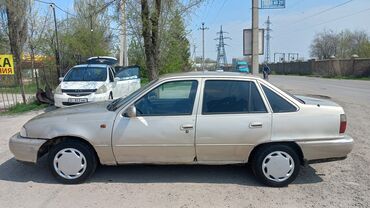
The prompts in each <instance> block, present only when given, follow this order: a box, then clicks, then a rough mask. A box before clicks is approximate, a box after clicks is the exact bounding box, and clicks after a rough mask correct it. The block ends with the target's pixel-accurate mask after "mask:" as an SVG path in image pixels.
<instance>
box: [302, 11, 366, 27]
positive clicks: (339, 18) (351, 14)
mask: <svg viewBox="0 0 370 208" xmlns="http://www.w3.org/2000/svg"><path fill="white" fill-rule="evenodd" d="M366 11H370V8H367V9H363V10H360V11H357V12H353V13H350V14H347V15H344V16H341V17H337V18H334V19H331V20H328V21H325V22H320V23H317V24H315V25H312V26H310V27H305V28H302V29H298V30H295V31H296V32H297V31H304V30H307V29H311V28H313V27H317V26H320V25H324V24H327V23H330V22H335V21H338V20H341V19H344V18H347V17H351V16H355V15H357V14H361V13H363V12H366Z"/></svg>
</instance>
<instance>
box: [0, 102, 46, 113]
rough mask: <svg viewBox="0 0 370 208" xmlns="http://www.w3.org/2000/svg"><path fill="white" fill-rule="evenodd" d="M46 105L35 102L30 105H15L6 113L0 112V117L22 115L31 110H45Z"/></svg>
mask: <svg viewBox="0 0 370 208" xmlns="http://www.w3.org/2000/svg"><path fill="white" fill-rule="evenodd" d="M47 106H48V105H47V104H40V103H38V102H37V101H33V102H31V103H27V104H24V103H17V104H16V105H14V106H12V107H10V108H9V109H8V110H7V111H4V112H0V115H11V114H18V113H24V112H28V111H33V110H41V109H44V108H46V107H47Z"/></svg>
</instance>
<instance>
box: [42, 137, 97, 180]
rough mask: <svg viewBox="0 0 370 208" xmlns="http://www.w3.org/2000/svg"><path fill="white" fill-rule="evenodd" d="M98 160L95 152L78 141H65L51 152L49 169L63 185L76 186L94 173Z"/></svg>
mask: <svg viewBox="0 0 370 208" xmlns="http://www.w3.org/2000/svg"><path fill="white" fill-rule="evenodd" d="M96 165H97V160H96V157H95V154H94V152H93V150H92V149H91V148H90V147H89V146H88V145H86V144H84V143H82V142H78V141H74V140H72V141H64V142H61V143H59V144H57V145H55V146H54V147H53V148H52V149H51V151H50V152H49V167H50V170H51V172H52V173H53V175H54V176H55V177H56V178H57V179H58V180H59V181H61V182H62V183H68V184H75V183H80V182H82V181H84V180H85V179H87V178H88V177H89V176H90V175H92V173H94V171H95V169H96Z"/></svg>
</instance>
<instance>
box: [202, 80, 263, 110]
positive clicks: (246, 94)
mask: <svg viewBox="0 0 370 208" xmlns="http://www.w3.org/2000/svg"><path fill="white" fill-rule="evenodd" d="M265 112H267V110H266V107H265V105H264V103H263V101H262V98H261V96H260V93H259V92H258V90H257V87H256V85H255V83H254V82H250V81H234V80H207V81H206V82H205V86H204V94H203V105H202V114H240V113H265Z"/></svg>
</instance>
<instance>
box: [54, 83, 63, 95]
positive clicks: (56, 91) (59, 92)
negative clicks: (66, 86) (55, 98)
mask: <svg viewBox="0 0 370 208" xmlns="http://www.w3.org/2000/svg"><path fill="white" fill-rule="evenodd" d="M54 94H59V95H61V94H63V93H62V88H61V86H60V85H58V87H57V88H56V89H55V92H54Z"/></svg>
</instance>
